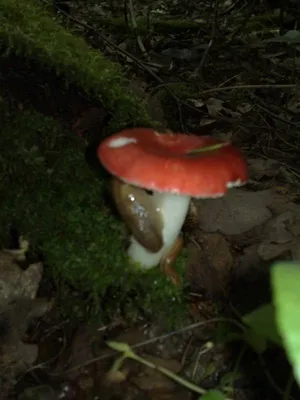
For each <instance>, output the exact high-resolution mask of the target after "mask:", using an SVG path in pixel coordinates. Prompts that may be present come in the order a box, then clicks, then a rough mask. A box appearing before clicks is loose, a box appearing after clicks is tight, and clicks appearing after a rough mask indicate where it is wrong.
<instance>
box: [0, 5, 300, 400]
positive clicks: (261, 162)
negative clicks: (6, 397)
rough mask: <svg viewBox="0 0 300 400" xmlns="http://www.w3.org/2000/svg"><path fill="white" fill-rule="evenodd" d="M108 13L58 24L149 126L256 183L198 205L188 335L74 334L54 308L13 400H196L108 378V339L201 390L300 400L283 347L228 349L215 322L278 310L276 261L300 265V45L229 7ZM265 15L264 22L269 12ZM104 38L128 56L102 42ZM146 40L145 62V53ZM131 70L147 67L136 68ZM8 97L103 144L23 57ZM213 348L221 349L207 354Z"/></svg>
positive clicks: (131, 367)
mask: <svg viewBox="0 0 300 400" xmlns="http://www.w3.org/2000/svg"><path fill="white" fill-rule="evenodd" d="M113 3H114V2H110V3H109V2H107V3H105V2H101V3H100V4H96V3H95V4H90V3H89V5H88V6H87V5H86V2H80V1H78V2H77V3H76V4H75V2H74V3H73V2H65V3H64V8H63V10H64V12H63V13H61V12H60V17H61V18H62V19H63V20H64V18H66V16H65V13H67V14H70V15H71V17H72V21H71V22H72V24H73V23H74V26H75V27H76V29H77V30H78V31H79V32H80V33H81V34H86V36H87V40H89V41H90V42H91V43H92V44H93V45H94V46H95V47H98V48H99V49H100V50H101V51H102V52H104V54H106V56H107V57H109V58H111V59H112V60H114V61H117V62H120V63H121V64H122V66H123V67H124V69H125V71H126V73H127V74H128V76H129V75H130V76H132V79H131V83H130V86H131V89H133V90H134V91H137V92H138V93H139V95H142V96H143V98H145V105H146V107H147V108H148V111H149V113H150V115H151V117H152V118H153V119H154V120H157V121H159V122H161V123H162V124H163V125H164V126H166V127H168V128H169V129H172V130H174V131H177V132H178V131H180V132H189V133H200V134H203V133H205V134H211V135H213V136H215V137H219V138H222V139H227V140H231V141H233V142H234V143H235V144H236V145H238V146H239V147H240V148H241V149H242V150H243V152H244V153H245V155H246V157H247V160H248V165H249V173H250V179H249V184H248V185H247V186H246V187H245V188H243V189H240V190H232V192H230V193H229V194H228V196H226V197H224V198H222V199H217V200H202V201H198V200H197V201H193V203H192V207H191V215H190V217H189V219H188V221H187V223H186V225H185V227H184V236H185V243H186V248H187V261H186V276H187V279H188V281H189V282H190V293H189V301H190V303H191V306H192V308H193V315H192V317H191V320H190V323H191V328H190V329H189V327H186V328H187V329H185V330H184V331H178V332H171V333H170V332H168V333H166V331H165V326H164V324H161V323H160V322H161V321H159V320H158V321H155V322H151V323H150V322H148V321H146V320H142V319H141V321H140V323H136V324H132V323H130V322H128V321H127V320H126V318H121V319H120V318H119V317H118V318H117V319H116V320H115V321H112V322H111V323H110V324H108V325H99V324H96V323H92V324H91V323H76V322H74V321H73V320H70V319H68V318H65V319H61V317H60V315H59V314H58V312H57V310H56V305H54V306H53V307H52V309H51V310H50V311H49V312H48V313H47V315H46V316H45V317H44V318H43V319H42V320H39V322H38V323H37V324H33V325H32V326H30V329H29V331H28V332H27V336H26V340H27V341H28V342H29V343H35V344H38V348H39V356H38V359H37V361H36V363H35V365H34V366H33V367H31V368H29V370H26V373H25V374H23V375H22V376H21V377H20V379H19V380H18V381H17V382H16V384H15V385H14V390H13V393H12V398H18V399H20V400H21V399H22V400H27V399H44V400H45V399H47V400H48V399H49V400H54V399H59V398H66V399H69V400H81V399H82V400H83V399H87V400H89V399H97V398H99V399H100V398H101V399H105V400H106V399H107V400H113V399H114V400H117V399H123V400H129V399H132V400H138V399H151V400H156V399H157V400H158V399H164V400H167V399H170V400H176V399H178V400H179V399H196V398H198V397H199V394H195V393H193V392H192V391H190V390H188V389H186V388H184V387H183V386H182V385H179V384H177V383H175V382H174V381H172V380H171V379H169V378H167V377H166V376H164V374H162V373H161V372H160V371H158V370H157V368H155V369H152V368H149V366H146V365H142V364H140V363H137V362H135V361H133V360H126V361H125V363H124V365H123V367H122V369H121V370H117V371H115V370H111V369H110V368H111V367H112V365H113V361H114V360H115V358H114V356H115V353H112V351H111V350H110V349H109V348H108V347H107V345H106V341H107V340H114V341H117V342H123V343H127V344H129V345H130V346H132V348H133V349H138V352H139V355H141V356H143V357H145V358H147V360H148V361H150V362H152V363H154V364H155V365H156V366H161V367H164V368H167V369H168V370H170V371H172V372H173V373H175V374H179V375H180V376H182V377H185V378H186V379H187V380H189V381H192V382H194V383H195V384H196V385H198V387H200V388H203V389H205V390H208V389H218V390H220V391H222V392H224V393H226V396H227V398H228V399H235V400H251V399H255V400H258V399H264V400H267V399H270V400H271V399H272V400H274V399H277V398H278V399H280V398H282V397H283V396H284V395H285V397H284V398H285V399H293V398H294V399H297V398H299V395H300V393H299V391H298V389H297V388H296V387H294V386H292V388H288V389H286V388H287V382H288V380H289V377H290V369H289V364H288V362H287V360H286V357H285V354H284V352H283V351H282V350H281V349H279V348H277V347H274V346H270V348H269V349H268V350H267V351H265V352H264V354H263V355H260V354H256V353H255V351H253V349H252V350H251V349H250V347H247V346H246V344H245V342H243V341H242V340H241V338H239V339H238V340H237V341H236V342H233V343H232V341H231V343H230V344H228V343H226V340H225V337H226V335H229V336H230V333H231V330H230V328H228V324H227V325H226V326H224V327H223V328H222V327H221V328H220V326H218V327H217V324H216V318H227V319H228V321H230V320H231V319H235V320H239V317H240V316H241V315H243V314H245V313H247V312H250V311H252V310H253V309H255V308H256V307H258V306H260V305H262V304H264V303H266V302H268V301H270V299H271V288H270V283H269V277H270V266H271V265H272V263H273V262H274V261H277V260H299V258H300V205H299V204H300V185H299V182H300V161H299V155H298V149H299V144H300V136H299V107H300V92H299V88H298V87H297V85H296V84H294V82H295V81H297V79H296V76H297V75H298V74H299V66H298V58H297V51H298V50H297V48H296V45H294V44H293V43H290V42H287V39H281V40H279V39H278V40H276V41H275V40H272V39H274V37H275V35H274V30H275V28H276V29H277V30H278V24H277V20H276V18H275V17H274V21H273V20H272V18H270V15H269V14H268V18H267V17H266V19H265V21H262V20H261V18H262V17H260V19H259V18H258V14H259V12H261V11H262V10H259V11H256V14H255V13H253V15H252V16H251V18H250V17H249V19H248V20H247V24H245V25H244V18H245V15H244V14H243V13H244V12H245V11H243V12H242V11H239V10H234V9H233V10H230V11H226V8H225V6H224V9H223V8H220V10H219V11H218V15H216V11H215V9H213V8H211V7H210V6H206V7H205V6H203V9H202V10H201V12H200V10H199V9H198V8H197V7H196V8H195V7H192V8H189V7H188V6H186V7H185V8H182V9H181V8H180V5H178V4H177V5H173V4H175V3H180V2H171V1H170V2H168V1H166V2H165V3H166V4H167V5H166V6H165V7H164V8H162V9H158V8H157V10H156V9H155V7H153V8H152V9H151V10H150V6H148V5H147V4H144V5H139V6H138V7H137V9H136V10H135V13H136V17H133V14H132V13H131V14H130V13H128V15H127V17H128V18H129V23H128V24H129V26H128V25H126V22H125V20H124V21H123V20H122V18H123V9H122V7H121V6H119V5H118V4H113ZM117 3H118V2H117ZM141 3H143V2H141ZM145 3H146V2H145ZM168 3H170V4H168ZM190 3H193V2H190ZM197 4H199V2H197ZM203 10H204V11H203ZM150 11H151V12H150ZM263 11H264V13H265V14H264V13H262V14H261V15H267V11H268V12H269V11H273V10H263ZM149 12H150V15H153V18H154V16H155V17H157V16H158V15H160V19H162V20H163V21H167V20H168V24H162V25H159V24H158V25H157V26H156V27H155V29H154V30H149V32H147V29H146V33H145V32H144V29H145V26H144V25H141V32H140V36H139V31H138V30H137V31H136V32H137V34H136V36H135V35H134V33H133V32H132V30H131V29H130V26H131V25H132V24H133V23H134V21H135V18H136V19H137V21H139V18H142V19H143V18H145V17H146V16H147V15H148V14H149ZM130 15H131V16H130ZM74 20H75V21H74ZM76 20H77V22H78V21H79V23H75V22H76ZM103 21H106V25H105V26H104V22H103ZM178 21H180V24H179V22H178ZM127 22H128V21H127ZM184 24H186V25H185V26H184ZM197 24H198V25H199V26H196V27H195V25H197ZM87 25H88V26H92V27H93V32H91V31H88V30H87V28H86V26H87ZM120 27H121V28H122V29H121V28H120ZM95 32H96V33H95ZM103 35H104V36H105V37H108V36H109V40H110V41H112V42H113V43H115V44H116V45H117V46H119V48H120V51H117V50H116V48H114V49H113V50H112V47H111V46H109V45H108V44H107V42H106V44H105V42H104V41H103V40H102V36H103ZM278 35H279V33H278ZM280 37H281V38H282V36H280ZM141 38H143V43H144V46H145V51H146V56H145V55H144V56H143V55H142V54H141V50H143V46H142V45H141V43H140V39H141ZM210 42H211V43H212V45H208V43H210ZM96 43H97V45H96ZM99 43H100V44H99ZM122 50H125V51H127V52H129V53H130V54H132V55H133V56H134V59H130V57H128V55H126V53H124V52H122ZM143 51H144V50H143ZM135 58H138V59H140V60H141V63H140V64H138V65H137V64H136V62H135ZM149 70H150V73H149ZM0 94H1V96H2V97H3V98H5V99H6V100H8V101H10V102H13V103H14V104H15V106H16V107H17V108H18V109H20V110H24V109H26V108H30V107H33V108H34V109H36V110H37V111H39V112H40V113H42V114H44V115H47V116H51V117H53V118H55V119H57V120H59V121H60V122H61V123H62V125H63V126H64V127H65V128H66V129H69V130H70V131H72V132H73V134H74V135H80V136H81V137H82V140H83V141H85V142H86V143H90V142H91V141H97V139H98V140H99V138H100V137H101V134H100V131H101V128H102V126H103V124H105V121H106V117H107V116H106V114H105V111H104V110H103V107H102V105H101V104H99V103H98V102H97V101H95V100H91V99H90V98H89V97H88V96H87V95H86V94H85V93H83V92H80V90H79V89H78V88H76V87H73V86H71V87H69V88H66V87H65V85H64V82H63V80H62V79H60V78H58V77H57V76H56V75H55V73H54V72H51V71H48V73H47V74H45V71H43V73H42V74H40V72H39V68H38V66H35V65H33V64H30V65H28V63H26V62H25V61H24V60H22V58H21V57H17V56H10V57H8V58H7V59H6V62H5V63H4V62H3V63H2V65H1V89H0ZM298 96H299V99H298ZM0 264H1V253H0ZM43 290H44V291H45V292H47V290H48V291H49V287H47V285H44V286H43V284H42V285H41V289H40V292H41V293H42V294H43ZM50 291H51V289H50ZM70 295H72V294H70ZM195 323H198V325H197V327H196V328H195V327H194V325H193V324H195ZM192 328H193V329H192ZM222 329H223V331H222ZM224 329H225V333H224ZM216 336H218V337H219V338H220V337H221V338H222V339H223V340H220V341H219V343H218V344H215V345H211V344H212V342H215V339H216ZM222 342H223V343H222ZM109 371H110V372H109ZM108 372H109V373H108ZM289 391H290V392H289ZM63 396H64V397H63Z"/></svg>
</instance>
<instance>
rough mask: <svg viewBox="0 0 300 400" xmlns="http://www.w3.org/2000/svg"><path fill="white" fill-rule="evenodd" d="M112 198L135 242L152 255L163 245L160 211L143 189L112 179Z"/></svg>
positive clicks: (151, 197)
mask: <svg viewBox="0 0 300 400" xmlns="http://www.w3.org/2000/svg"><path fill="white" fill-rule="evenodd" d="M111 189H112V196H113V199H114V201H115V203H116V206H117V209H118V211H119V213H120V214H121V216H122V217H123V219H124V221H125V224H126V225H127V227H128V228H129V230H130V231H131V232H132V234H133V235H134V237H135V238H136V240H137V241H138V242H139V243H140V244H141V245H142V246H144V247H145V248H146V249H147V250H148V251H150V252H152V253H156V252H158V251H159V250H160V249H161V248H162V247H163V244H164V241H163V237H162V231H163V219H162V215H161V211H160V210H159V209H158V207H157V205H156V204H155V203H154V201H153V196H152V195H150V194H148V193H147V192H146V190H145V189H142V188H139V187H136V186H133V185H130V184H128V183H125V182H123V181H121V180H120V179H118V178H116V177H113V178H112V184H111Z"/></svg>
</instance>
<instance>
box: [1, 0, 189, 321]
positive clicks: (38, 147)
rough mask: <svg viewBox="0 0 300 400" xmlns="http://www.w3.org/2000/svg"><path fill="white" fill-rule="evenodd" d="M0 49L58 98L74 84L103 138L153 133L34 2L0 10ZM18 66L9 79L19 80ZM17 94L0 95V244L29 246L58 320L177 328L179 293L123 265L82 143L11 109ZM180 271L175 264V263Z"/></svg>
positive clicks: (99, 67) (104, 187)
mask: <svg viewBox="0 0 300 400" xmlns="http://www.w3.org/2000/svg"><path fill="white" fill-rule="evenodd" d="M0 46H1V50H2V53H1V57H2V60H4V59H5V60H6V63H7V60H8V57H11V55H13V57H15V56H17V59H18V60H19V62H20V68H21V70H23V72H24V68H23V66H22V60H23V62H24V64H25V65H26V68H27V71H30V69H31V68H33V71H34V73H35V74H38V75H40V76H45V77H48V76H49V72H51V74H54V77H55V76H58V75H59V81H60V82H61V81H64V82H65V84H66V88H68V86H69V85H70V84H72V85H73V84H75V85H77V87H78V88H79V89H80V90H81V91H83V92H85V93H86V94H87V96H92V98H93V99H97V98H98V100H99V101H100V102H101V103H102V105H103V106H104V107H105V108H106V112H108V113H110V115H111V118H110V125H109V126H108V127H105V129H104V132H105V133H106V134H107V133H109V132H111V131H112V130H114V129H120V128H122V127H123V126H128V125H132V126H136V125H140V124H143V125H146V126H150V125H151V124H152V121H151V120H150V119H149V117H148V116H147V113H146V112H145V110H144V109H143V106H142V104H141V102H140V99H138V98H137V97H135V96H134V95H133V94H132V93H131V92H130V91H129V90H128V89H127V88H126V78H125V77H124V76H123V74H122V70H121V68H120V67H119V66H118V65H117V64H113V63H111V62H110V61H108V60H106V59H105V58H104V57H103V56H102V55H101V53H99V52H98V51H96V50H93V49H91V48H90V47H89V46H88V45H87V44H86V43H85V41H84V39H82V38H80V37H76V36H74V35H73V34H72V33H71V32H69V31H67V30H65V29H64V28H63V27H61V26H60V25H59V24H58V23H57V22H56V21H55V20H54V19H53V18H52V16H51V15H48V14H47V12H45V11H44V10H42V8H41V7H40V6H39V5H38V4H36V3H35V2H33V1H31V0H26V1H25V0H24V1H23V0H20V1H16V0H0ZM17 64H18V63H14V64H13V65H14V67H13V72H14V73H15V74H16V75H17V76H18V72H17V70H16V69H18V65H17ZM25 71H26V69H25ZM43 72H44V73H45V74H44V75H43ZM25 75H26V73H25ZM31 78H32V74H31ZM23 79H24V73H23ZM39 81H40V80H39ZM39 81H38V82H39ZM54 82H55V79H54ZM19 84H21V80H19ZM52 85H53V82H52ZM7 86H8V87H7ZM36 86H38V87H41V86H42V85H41V84H40V83H39V84H38V85H36ZM23 89H24V87H23ZM27 89H28V86H27V87H26V90H27ZM16 92H18V90H17V91H15V90H13V91H12V92H11V93H10V92H9V85H6V86H5V91H2V97H1V101H0V126H1V128H0V129H1V136H0V148H1V155H0V171H1V178H0V179H1V180H0V183H1V186H0V198H1V208H0V240H1V244H2V245H5V244H7V241H8V237H9V230H10V228H11V227H13V228H16V229H17V231H18V232H19V233H20V234H22V235H24V236H25V237H26V238H27V239H28V240H29V241H30V244H31V252H32V257H41V258H42V260H43V261H44V264H45V276H46V278H48V279H50V280H51V281H54V283H55V287H56V289H57V292H58V296H59V299H58V300H59V301H58V304H60V308H61V310H62V312H64V313H69V311H70V310H71V311H73V312H75V316H76V317H77V318H78V317H80V318H81V317H82V318H85V319H87V318H91V317H98V318H99V317H100V318H106V317H108V318H112V317H114V316H116V314H117V313H122V314H123V315H124V314H125V316H127V317H128V316H130V317H132V318H136V317H137V316H140V315H144V316H149V317H151V316H152V317H153V316H157V317H163V318H165V319H166V320H168V321H169V322H174V321H175V320H181V319H182V315H183V313H184V312H185V311H186V307H185V302H184V298H183V294H182V292H181V291H180V290H178V289H177V288H176V287H174V286H173V285H172V283H171V282H170V281H169V280H168V279H167V278H166V277H165V276H163V275H162V274H161V273H160V271H159V270H158V269H154V270H152V271H150V272H146V273H143V272H141V271H140V270H139V269H137V268H133V267H132V266H130V265H129V263H128V259H127V256H126V252H125V238H126V235H127V233H126V231H125V227H124V224H123V223H122V222H121V220H120V219H119V218H118V215H117V214H114V213H113V211H112V207H111V204H110V203H109V200H110V198H109V193H108V187H109V183H108V176H107V173H106V172H105V171H104V169H103V168H101V166H100V165H98V168H97V171H95V170H92V168H91V167H90V166H89V165H88V163H87V161H86V157H85V152H86V147H85V144H84V142H83V141H82V139H81V138H79V137H77V136H76V135H74V133H72V132H70V131H69V130H68V128H67V127H66V126H67V124H62V123H61V118H60V119H59V121H58V120H57V119H54V118H53V117H49V115H51V112H50V113H48V116H46V115H45V113H44V108H45V107H42V113H41V109H40V108H39V107H38V110H39V111H37V110H36V109H34V106H35V104H36V102H35V101H33V99H29V102H28V101H26V102H25V103H26V107H24V96H21V101H20V99H16V98H15V96H16ZM20 92H22V87H21V88H20V90H19V93H20ZM4 93H5V94H4ZM12 93H13V94H12ZM73 93H74V91H73ZM0 95H1V91H0ZM39 95H41V93H40V94H39ZM64 95H65V94H64ZM34 96H35V95H34V94H33V97H34ZM56 96H59V93H56ZM25 97H26V96H25ZM28 97H30V94H29V95H28ZM47 100H48V99H47ZM98 139H99V140H100V138H98ZM182 266H183V259H181V260H180V261H179V262H178V268H179V269H181V270H182ZM70 291H71V292H72V296H71V297H69V295H68V294H69V293H70ZM74 292H75V293H76V294H78V295H77V296H75V297H74ZM74 299H75V300H74ZM76 299H77V300H76Z"/></svg>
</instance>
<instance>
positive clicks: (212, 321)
mask: <svg viewBox="0 0 300 400" xmlns="http://www.w3.org/2000/svg"><path fill="white" fill-rule="evenodd" d="M216 322H228V323H231V324H233V325H235V326H237V327H238V328H239V329H241V330H242V331H244V330H245V327H244V325H242V324H241V323H240V322H239V321H236V320H234V319H232V318H222V317H220V318H212V319H210V320H207V321H200V322H195V323H194V324H190V325H188V326H184V327H183V328H181V329H177V330H176V331H173V332H169V333H165V334H164V335H160V336H156V337H154V338H151V339H147V340H145V341H143V342H140V343H137V344H135V345H132V346H131V348H132V349H137V348H140V347H144V346H147V345H149V344H152V343H155V342H157V341H159V340H166V339H168V338H170V337H171V336H175V335H180V334H182V333H184V332H188V331H191V330H194V329H196V328H199V327H200V326H204V325H208V324H215V323H216ZM114 355H115V353H114V352H111V353H108V354H104V355H102V356H99V357H95V358H92V359H91V360H88V361H86V362H84V363H82V364H80V365H77V366H76V367H73V368H70V369H68V370H66V371H64V372H60V373H55V372H53V373H49V376H61V375H63V374H68V373H70V372H73V371H77V370H78V369H80V368H83V367H87V366H88V365H91V364H94V363H96V362H98V361H100V360H104V359H107V358H111V357H113V356H114Z"/></svg>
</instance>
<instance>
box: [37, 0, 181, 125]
mask: <svg viewBox="0 0 300 400" xmlns="http://www.w3.org/2000/svg"><path fill="white" fill-rule="evenodd" d="M40 1H41V2H43V3H44V4H47V5H49V4H50V3H49V1H48V0H40ZM55 8H56V9H57V10H59V11H60V13H61V14H62V15H64V16H65V17H66V18H68V19H69V20H70V21H72V22H74V23H75V24H77V25H80V26H82V27H83V28H85V29H87V30H88V31H90V32H91V33H93V34H94V35H96V36H98V38H100V39H101V40H103V42H105V43H106V44H107V45H108V46H110V47H111V48H113V49H114V50H117V51H118V53H120V54H122V55H124V56H126V57H128V58H129V59H131V60H132V61H133V62H134V63H135V64H136V65H138V66H139V67H141V68H142V69H143V70H144V71H146V72H147V73H148V74H149V75H150V76H152V78H153V79H154V80H156V81H157V82H158V83H160V84H163V83H164V81H163V80H162V79H161V78H160V77H159V76H158V75H156V73H155V72H153V71H152V70H151V68H148V67H147V66H146V65H145V64H144V63H143V62H142V61H141V60H139V59H138V58H137V57H135V56H134V55H133V54H131V53H129V52H128V51H126V50H124V49H122V48H121V47H119V46H118V45H117V44H115V43H114V42H112V41H111V40H110V39H108V38H107V37H106V36H104V35H102V34H101V33H99V32H98V31H97V30H96V29H94V28H93V27H92V26H91V25H88V24H86V23H85V22H82V21H80V20H79V19H78V18H75V17H73V16H72V15H70V14H68V13H66V12H65V11H63V10H61V9H60V8H59V7H58V6H55ZM164 89H165V91H166V92H167V93H169V95H170V96H171V97H173V99H174V100H175V101H176V102H177V108H178V114H179V121H180V126H181V129H182V132H185V126H184V123H183V119H182V112H181V105H180V100H179V98H178V97H177V96H176V95H175V94H174V93H172V92H171V91H170V90H169V89H168V88H166V87H165V88H164Z"/></svg>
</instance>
